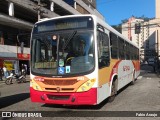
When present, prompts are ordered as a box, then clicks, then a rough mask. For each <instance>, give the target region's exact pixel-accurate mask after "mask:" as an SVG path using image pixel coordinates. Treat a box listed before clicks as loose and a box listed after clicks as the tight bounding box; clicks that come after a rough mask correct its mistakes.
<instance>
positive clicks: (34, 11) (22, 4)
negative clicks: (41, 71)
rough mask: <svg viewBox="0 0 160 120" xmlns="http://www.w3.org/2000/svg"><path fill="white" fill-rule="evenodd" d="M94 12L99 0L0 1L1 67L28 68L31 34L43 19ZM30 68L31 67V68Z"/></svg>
mask: <svg viewBox="0 0 160 120" xmlns="http://www.w3.org/2000/svg"><path fill="white" fill-rule="evenodd" d="M74 14H94V15H96V16H98V17H100V18H101V19H104V17H103V16H102V15H101V14H100V13H99V12H98V11H97V10H96V0H3V1H0V67H3V66H4V65H5V66H6V67H7V69H8V70H12V69H15V71H16V72H18V71H20V69H21V67H20V66H21V65H22V64H27V66H28V67H29V59H30V33H31V29H32V27H33V25H34V23H35V22H37V21H38V20H39V19H41V18H46V17H47V18H52V17H57V16H63V15H74ZM28 70H29V68H28Z"/></svg>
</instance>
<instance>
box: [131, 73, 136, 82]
mask: <svg viewBox="0 0 160 120" xmlns="http://www.w3.org/2000/svg"><path fill="white" fill-rule="evenodd" d="M134 84H135V71H134V73H133V76H132V81H131V85H134Z"/></svg>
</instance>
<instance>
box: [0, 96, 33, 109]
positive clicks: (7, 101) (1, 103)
mask: <svg viewBox="0 0 160 120" xmlns="http://www.w3.org/2000/svg"><path fill="white" fill-rule="evenodd" d="M29 97H30V95H29V93H21V94H16V95H11V96H6V97H2V98H0V109H1V108H4V107H7V106H10V105H13V104H15V103H18V102H20V101H22V100H25V99H28V98H29Z"/></svg>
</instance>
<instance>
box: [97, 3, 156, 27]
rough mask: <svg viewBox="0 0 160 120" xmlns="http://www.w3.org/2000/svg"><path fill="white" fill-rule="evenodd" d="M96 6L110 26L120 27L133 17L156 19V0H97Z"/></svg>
mask: <svg viewBox="0 0 160 120" xmlns="http://www.w3.org/2000/svg"><path fill="white" fill-rule="evenodd" d="M96 4H97V10H98V11H99V12H100V13H101V14H102V15H103V16H104V17H105V21H106V22H107V23H108V24H109V25H118V24H120V23H121V20H124V19H128V18H130V17H131V16H136V17H141V16H145V17H148V18H154V17H155V0H96Z"/></svg>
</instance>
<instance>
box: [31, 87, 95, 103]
mask: <svg viewBox="0 0 160 120" xmlns="http://www.w3.org/2000/svg"><path fill="white" fill-rule="evenodd" d="M30 97H31V101H32V102H40V103H48V104H62V105H96V104H97V89H96V88H92V89H90V90H89V91H86V92H74V93H60V92H56V93H55V92H43V91H37V90H34V89H33V88H32V87H30Z"/></svg>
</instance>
